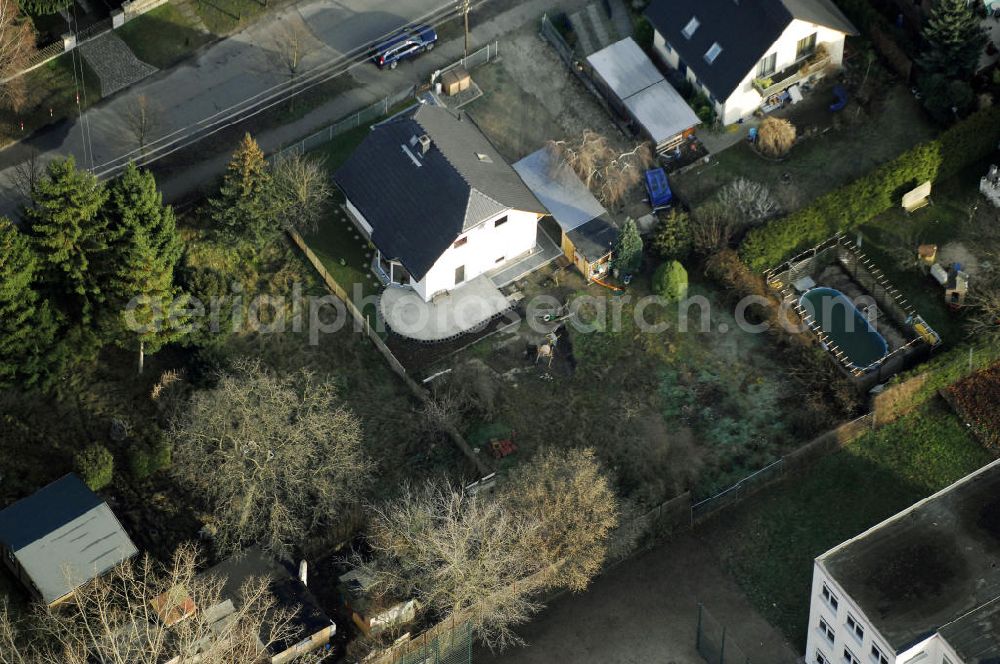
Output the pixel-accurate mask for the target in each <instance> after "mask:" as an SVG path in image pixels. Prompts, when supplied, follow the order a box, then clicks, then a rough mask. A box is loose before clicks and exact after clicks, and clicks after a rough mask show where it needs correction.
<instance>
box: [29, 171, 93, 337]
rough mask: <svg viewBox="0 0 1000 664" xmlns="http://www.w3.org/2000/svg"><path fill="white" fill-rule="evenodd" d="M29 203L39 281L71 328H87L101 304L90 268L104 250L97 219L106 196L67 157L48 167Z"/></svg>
mask: <svg viewBox="0 0 1000 664" xmlns="http://www.w3.org/2000/svg"><path fill="white" fill-rule="evenodd" d="M33 199H34V201H33V203H32V205H31V206H30V207H29V208H28V209H27V211H26V222H27V231H28V233H29V235H31V236H32V238H33V240H34V244H35V248H36V251H37V252H38V255H39V258H40V259H41V266H40V267H41V279H40V281H41V283H42V285H43V287H44V289H45V291H46V292H47V293H48V294H50V295H51V296H52V298H53V300H54V302H55V303H56V304H57V305H58V306H59V308H60V309H62V311H63V312H64V313H65V314H66V316H67V318H68V319H69V321H70V322H72V323H83V324H87V323H89V322H91V320H92V317H93V315H94V310H95V307H96V305H97V303H99V302H100V301H101V289H100V284H99V279H98V278H97V276H96V275H95V274H94V273H93V271H92V270H91V263H92V262H93V261H94V260H95V258H97V257H98V256H99V255H100V254H101V253H102V252H103V251H104V250H105V248H106V244H107V232H106V231H107V229H106V228H105V227H104V225H103V223H102V222H101V219H100V217H99V215H98V211H99V210H100V209H101V206H102V205H104V201H105V200H106V199H107V192H106V191H105V190H104V187H103V185H102V184H101V183H100V182H98V180H97V178H95V177H94V176H93V175H92V174H90V173H88V172H86V171H78V170H77V169H76V162H75V161H74V160H73V158H72V157H69V158H67V159H63V160H56V161H53V162H51V163H49V165H48V167H47V169H46V173H45V176H44V177H43V178H42V179H41V180H39V181H38V183H36V185H35V188H34V194H33Z"/></svg>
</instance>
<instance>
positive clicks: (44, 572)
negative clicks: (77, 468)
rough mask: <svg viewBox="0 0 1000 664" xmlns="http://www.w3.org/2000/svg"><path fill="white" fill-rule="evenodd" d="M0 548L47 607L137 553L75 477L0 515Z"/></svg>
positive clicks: (96, 498) (105, 508) (104, 508)
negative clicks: (12, 555)
mask: <svg viewBox="0 0 1000 664" xmlns="http://www.w3.org/2000/svg"><path fill="white" fill-rule="evenodd" d="M0 542H2V543H3V544H4V546H6V547H7V548H8V549H10V551H11V552H12V553H13V554H14V556H15V558H17V561H18V563H19V564H20V566H21V568H22V569H23V570H24V571H25V572H26V573H27V575H28V576H29V577H30V578H31V581H32V582H33V583H34V584H35V587H36V588H37V589H38V592H39V593H40V594H41V597H42V600H43V601H44V602H45V603H46V604H50V603H52V602H54V601H56V600H58V599H59V598H61V597H63V596H64V595H66V594H68V593H70V592H72V591H73V590H75V589H76V588H78V587H79V586H81V585H83V584H84V583H86V582H88V581H90V580H91V579H94V578H97V577H99V576H101V575H102V574H104V573H105V572H107V571H108V570H110V569H111V568H112V567H114V566H115V565H117V564H119V563H121V562H123V561H125V560H128V559H129V558H131V557H132V556H134V555H136V554H137V553H138V549H136V547H135V544H133V543H132V540H131V539H129V536H128V534H127V533H126V532H125V530H124V529H123V528H122V526H121V524H120V523H119V522H118V519H117V518H116V517H115V515H114V514H113V513H112V512H111V508H110V507H108V505H107V503H105V502H104V501H103V500H101V499H100V497H99V496H97V494H95V493H94V492H93V491H91V490H90V489H89V488H87V485H85V484H84V483H83V481H82V480H81V479H80V478H79V477H77V476H76V475H72V474H70V475H66V476H65V477H63V478H62V479H59V480H56V481H55V482H53V483H52V484H49V485H48V486H46V487H44V488H42V489H39V490H38V491H36V492H35V493H33V494H32V495H30V496H28V497H27V498H23V499H21V500H19V501H18V502H16V503H14V504H13V505H11V506H9V507H7V508H6V509H4V510H2V511H0Z"/></svg>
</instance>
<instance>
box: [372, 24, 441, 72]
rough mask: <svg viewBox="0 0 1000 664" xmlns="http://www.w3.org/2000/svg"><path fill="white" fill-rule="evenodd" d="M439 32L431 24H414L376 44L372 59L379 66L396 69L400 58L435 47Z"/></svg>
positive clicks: (410, 56) (409, 56)
mask: <svg viewBox="0 0 1000 664" xmlns="http://www.w3.org/2000/svg"><path fill="white" fill-rule="evenodd" d="M437 38H438V36H437V32H435V31H434V28H432V27H430V26H429V25H414V26H412V27H409V28H403V29H402V30H400V31H399V32H397V33H396V34H394V35H393V36H391V37H389V38H388V39H386V40H385V41H383V42H381V43H379V44H376V45H375V48H374V49H373V53H372V60H373V61H374V62H375V64H377V65H378V66H379V68H380V69H381V68H383V67H388V68H389V69H395V68H396V65H397V64H399V61H400V60H404V59H406V58H412V57H413V56H415V55H417V54H418V53H423V52H424V51H429V50H431V49H432V48H434V42H436V41H437Z"/></svg>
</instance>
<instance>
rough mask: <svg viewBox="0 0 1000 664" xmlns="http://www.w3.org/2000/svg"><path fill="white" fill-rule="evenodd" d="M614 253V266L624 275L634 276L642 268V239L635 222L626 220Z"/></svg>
mask: <svg viewBox="0 0 1000 664" xmlns="http://www.w3.org/2000/svg"><path fill="white" fill-rule="evenodd" d="M614 253H615V255H614V259H613V262H612V265H613V266H614V267H615V268H617V269H618V271H619V272H620V273H622V274H623V275H625V274H632V273H634V272H636V271H637V270H638V269H639V268H640V267H642V238H641V237H640V236H639V229H638V228H637V227H636V225H635V220H633V219H631V218H629V219H626V220H625V224H624V225H623V226H622V230H621V233H620V234H619V235H618V241H617V242H616V243H615V252H614Z"/></svg>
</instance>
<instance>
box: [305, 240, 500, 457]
mask: <svg viewBox="0 0 1000 664" xmlns="http://www.w3.org/2000/svg"><path fill="white" fill-rule="evenodd" d="M288 235H289V237H291V239H292V242H293V243H294V244H295V246H297V247H298V248H299V249H300V250H301V251H302V254H303V255H304V256H305V257H306V260H307V261H309V264H310V265H312V266H313V269H315V270H316V272H317V273H318V274H319V276H320V278H321V279H322V280H323V283H324V285H326V287H327V289H328V290H329V291H330V292H331V293H333V294H334V295H335V296H336V297H337V299H339V300H340V301H342V302H343V303H344V306H345V307H346V308H347V312H348V313H349V314H350V315H351V318H353V319H354V322H355V324H356V325H357V327H358V329H360V330H363V331H364V333H365V335H366V336H367V337H368V338H369V339H370V340H371V342H372V343H373V344H374V345H375V348H377V349H378V352H380V353H381V354H382V357H384V358H385V361H386V362H388V363H389V367H390V368H391V369H392V370H393V371H394V372H395V373H396V375H398V376H399V377H400V379H402V381H403V383H405V384H406V386H407V387H408V388H409V389H410V392H412V393H413V396H415V397H416V398H417V399H418V400H419V401H420V402H421V403H425V404H426V403H429V402H431V401H432V400H433V397H432V396H431V394H430V392H428V391H427V390H426V389H424V388H423V387H422V386H421V385H419V384H418V383H417V382H416V381H415V380H413V378H412V377H410V375H409V373H407V371H406V367H404V366H403V364H402V363H401V362H400V361H399V360H398V359H397V358H396V356H395V355H393V353H392V351H391V350H389V347H388V346H386V345H385V342H384V341H382V337H380V336H379V335H378V332H377V331H376V330H374V329H372V326H371V322H370V321H369V320H368V317H367V316H365V315H364V313H362V311H361V310H360V309H358V308H357V306H355V304H354V302H353V301H352V300H351V297H350V295H348V293H347V290H346V289H344V287H343V286H341V285H340V284H339V283H337V280H336V279H334V278H333V275H331V274H330V273H329V272H328V271H327V269H326V267H325V266H324V265H323V262H322V261H321V260H320V259H319V257H317V256H316V254H315V253H313V250H312V249H310V248H309V245H307V244H306V242H305V240H303V239H302V236H301V235H299V234H298V233H297V232H295V231H289V232H288ZM442 429H443V430H444V432H445V433H447V434H448V437H449V438H451V440H452V442H454V443H455V445H456V446H457V447H458V448H459V449H460V450H461V451H462V454H464V455H465V456H466V457H468V459H469V460H470V461H471V462H472V463H473V464H474V465H475V466H476V469H477V470H478V471H479V472H480V474H481V475H483V476H486V475H489V474H490V473H492V472H493V469H492V468H490V467H489V466H488V465H487V464H486V462H485V461H483V458H482V457H481V456H480V455H478V454H476V453H475V451H474V450H473V449H472V447H470V446H469V443H468V442H466V440H465V437H464V436H462V434H461V432H460V431H459V430H458V429H457V428H456V427H455V426H453V425H451V424H443V425H442Z"/></svg>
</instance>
